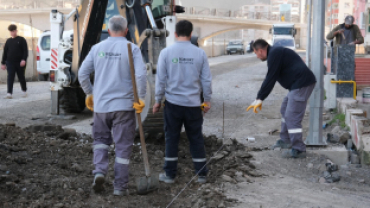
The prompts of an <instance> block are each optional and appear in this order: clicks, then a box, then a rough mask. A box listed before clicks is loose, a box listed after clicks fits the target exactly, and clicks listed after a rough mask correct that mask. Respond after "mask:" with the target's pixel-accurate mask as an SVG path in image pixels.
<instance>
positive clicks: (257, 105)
mask: <svg viewBox="0 0 370 208" xmlns="http://www.w3.org/2000/svg"><path fill="white" fill-rule="evenodd" d="M251 108H253V112H254V113H258V111H257V108H259V109H260V111H261V110H262V100H255V101H254V102H253V103H252V104H251V105H250V106H249V107H248V108H247V111H249V110H250V109H251Z"/></svg>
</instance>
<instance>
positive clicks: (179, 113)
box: [163, 101, 208, 178]
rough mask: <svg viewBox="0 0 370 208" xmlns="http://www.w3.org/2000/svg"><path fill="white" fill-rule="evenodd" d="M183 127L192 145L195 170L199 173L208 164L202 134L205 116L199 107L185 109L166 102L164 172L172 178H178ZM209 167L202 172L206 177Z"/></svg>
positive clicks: (201, 174)
mask: <svg viewBox="0 0 370 208" xmlns="http://www.w3.org/2000/svg"><path fill="white" fill-rule="evenodd" d="M182 125H184V127H185V132H186V135H187V137H188V140H189V143H190V153H191V156H192V158H193V164H194V169H195V171H196V173H198V172H199V171H200V170H201V169H202V168H203V166H204V165H205V164H206V152H205V148H204V138H203V134H202V125H203V114H202V110H201V109H200V106H199V107H183V106H178V105H174V104H171V103H170V102H168V101H166V102H165V106H164V131H165V137H166V156H165V162H164V168H163V169H164V170H165V171H166V175H167V176H168V177H171V178H175V177H176V173H177V161H178V156H177V153H178V151H179V150H178V149H179V148H178V146H179V139H180V133H181V128H182ZM207 173H208V169H207V167H204V168H203V169H202V170H201V171H200V172H199V175H200V176H206V175H207Z"/></svg>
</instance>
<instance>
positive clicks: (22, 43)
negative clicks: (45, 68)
mask: <svg viewBox="0 0 370 208" xmlns="http://www.w3.org/2000/svg"><path fill="white" fill-rule="evenodd" d="M8 30H9V32H10V36H11V38H9V39H8V40H7V41H6V43H5V46H4V51H3V58H2V60H1V69H2V70H7V71H8V79H7V82H8V93H7V95H6V97H5V99H12V98H13V84H14V79H15V74H17V76H18V80H19V82H20V84H21V88H22V91H23V94H22V97H27V84H26V78H25V70H26V62H27V57H28V47H27V41H26V39H24V38H23V37H21V36H18V35H17V33H18V31H17V26H16V25H13V24H12V25H9V27H8Z"/></svg>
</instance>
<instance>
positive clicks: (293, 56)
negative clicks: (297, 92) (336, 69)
mask: <svg viewBox="0 0 370 208" xmlns="http://www.w3.org/2000/svg"><path fill="white" fill-rule="evenodd" d="M267 67H268V71H267V75H266V79H265V81H264V82H263V83H262V87H261V89H260V91H259V92H258V95H257V99H260V100H265V99H266V98H267V96H268V95H269V94H270V93H271V91H272V89H273V88H274V86H275V83H276V81H278V82H279V83H280V84H281V86H282V87H284V88H285V89H288V90H289V91H290V90H294V89H299V88H302V87H307V86H310V85H312V84H314V83H316V78H315V75H314V74H313V73H312V71H311V70H310V69H309V68H308V67H307V66H306V64H305V63H304V62H303V60H302V58H301V57H300V56H299V55H298V54H297V53H296V52H294V51H293V50H291V49H288V48H284V47H271V46H268V48H267Z"/></svg>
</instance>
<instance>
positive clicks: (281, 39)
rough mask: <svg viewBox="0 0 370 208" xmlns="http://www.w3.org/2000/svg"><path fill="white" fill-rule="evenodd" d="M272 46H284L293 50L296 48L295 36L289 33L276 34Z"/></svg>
mask: <svg viewBox="0 0 370 208" xmlns="http://www.w3.org/2000/svg"><path fill="white" fill-rule="evenodd" d="M272 46H282V47H285V48H289V49H292V50H293V51H295V50H296V45H295V41H294V38H293V37H292V36H287V35H281V36H275V37H274V39H273V41H272Z"/></svg>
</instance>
